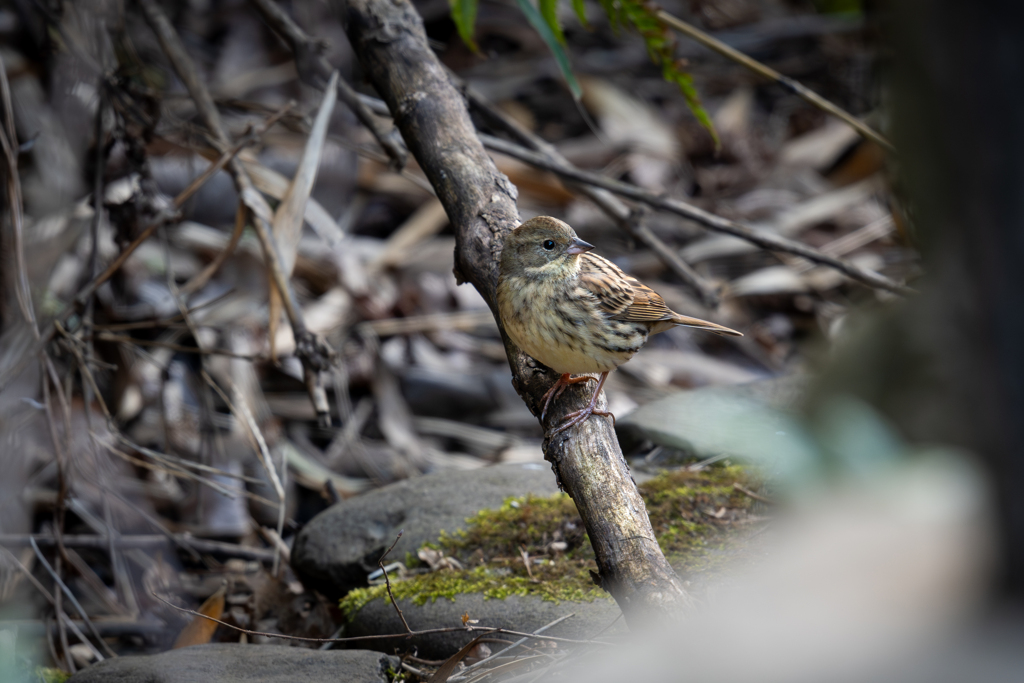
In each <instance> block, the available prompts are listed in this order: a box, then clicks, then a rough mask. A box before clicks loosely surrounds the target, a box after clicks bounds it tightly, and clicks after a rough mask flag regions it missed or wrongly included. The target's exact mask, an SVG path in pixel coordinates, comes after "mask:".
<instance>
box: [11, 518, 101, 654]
mask: <svg viewBox="0 0 1024 683" xmlns="http://www.w3.org/2000/svg"><path fill="white" fill-rule="evenodd" d="M29 544H30V545H31V546H32V550H33V551H34V552H35V554H36V557H37V558H39V563H40V564H42V565H43V569H45V570H46V571H47V573H49V574H50V576H51V577H53V580H54V581H56V582H57V585H58V586H60V589H61V592H63V593H64V595H66V596H67V598H68V600H69V601H70V602H71V604H72V605H74V606H75V609H76V610H77V611H78V613H79V614H80V615H82V621H83V622H85V626H86V628H88V629H89V631H91V632H92V634H93V636H95V638H96V640H98V641H99V643H100V645H101V646H102V647H103V649H104V650H106V651H107V655H108V656H110V657H117V653H115V652H114V651H113V650H111V649H110V646H109V645H107V641H105V640H103V636H102V635H100V632H99V631H98V630H97V629H96V625H95V624H93V623H92V620H91V619H90V618H89V615H88V614H87V613H86V611H85V608H84V607H82V604H81V603H80V602H78V599H77V598H76V597H75V595H74V593H72V592H71V589H70V588H68V587H67V584H65V583H64V581H62V580H61V578H60V576H59V575H58V574H57V572H55V571H54V570H53V567H51V566H50V563H49V562H47V561H46V557H45V556H44V555H43V551H41V550H40V549H39V546H38V545H36V542H35V539H34V538H31V537H30V538H29Z"/></svg>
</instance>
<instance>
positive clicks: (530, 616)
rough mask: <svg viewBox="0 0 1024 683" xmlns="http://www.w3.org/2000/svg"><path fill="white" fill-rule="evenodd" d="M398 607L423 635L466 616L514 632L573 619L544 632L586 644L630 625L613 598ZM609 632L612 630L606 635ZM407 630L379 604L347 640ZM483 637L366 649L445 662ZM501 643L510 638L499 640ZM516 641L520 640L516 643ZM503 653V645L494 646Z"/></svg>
mask: <svg viewBox="0 0 1024 683" xmlns="http://www.w3.org/2000/svg"><path fill="white" fill-rule="evenodd" d="M398 606H399V607H401V608H402V613H403V614H404V615H405V618H406V620H407V621H408V622H409V626H410V628H412V629H413V630H415V631H421V630H426V629H434V628H446V627H450V626H462V615H463V614H468V615H469V618H470V619H476V620H478V622H479V623H478V624H477V625H478V626H495V627H498V628H507V629H510V630H513V631H520V632H526V633H532V632H533V631H536V630H537V629H539V628H541V627H542V626H545V625H547V624H550V623H551V622H553V621H555V620H556V619H559V618H560V617H564V616H566V615H567V614H572V615H573V616H571V617H570V618H568V619H566V620H565V621H563V622H560V623H558V624H556V625H555V626H553V627H551V628H550V629H548V630H546V631H544V634H545V635H549V636H557V637H560V638H572V639H574V640H586V639H589V638H593V637H595V636H596V635H598V634H599V633H601V634H602V635H604V636H607V635H611V634H616V633H624V632H626V630H627V629H626V623H625V621H624V620H623V619H619V618H618V617H620V616H621V614H622V612H621V610H619V607H618V605H616V604H615V601H614V600H612V599H611V597H610V596H609V597H607V598H598V599H597V600H594V601H593V602H586V601H583V602H571V601H561V602H558V603H555V602H551V601H548V600H543V599H542V598H540V597H538V596H533V595H522V596H521V595H510V596H508V597H506V598H501V599H499V598H490V599H487V598H485V597H484V596H483V595H481V594H480V593H463V594H461V595H457V596H455V599H454V600H450V599H448V598H444V597H441V598H437V599H436V600H434V601H429V600H428V601H427V602H425V603H424V604H422V605H417V604H415V603H414V602H413V601H412V600H407V599H400V600H398ZM606 629H607V630H606ZM404 631H405V627H404V626H403V625H402V621H401V620H400V619H399V617H398V613H397V612H396V611H395V608H394V606H393V605H392V604H391V603H390V602H389V601H388V600H386V599H375V600H371V601H370V602H368V603H367V604H366V605H365V606H363V608H362V609H360V610H359V611H358V612H357V613H356V614H355V615H354V618H353V619H352V622H351V623H350V624H349V625H348V626H347V627H346V629H345V635H346V636H366V635H384V634H388V633H403V632H404ZM478 635H479V634H478V633H467V632H465V631H457V632H453V633H434V634H430V635H422V636H416V637H414V638H411V639H409V638H402V637H400V638H394V639H391V640H374V641H366V643H365V644H361V646H363V647H372V648H379V649H380V650H381V651H383V652H402V651H405V650H411V649H413V648H415V649H416V651H417V652H418V656H420V657H425V658H428V659H444V658H446V657H449V656H450V655H451V654H452V653H454V652H458V650H459V649H460V648H461V647H462V646H463V645H465V644H466V643H468V642H469V641H471V640H473V638H475V637H476V636H478ZM496 637H500V638H511V637H510V636H501V635H497V636H496ZM513 639H514V638H513ZM490 647H491V650H493V651H495V652H496V651H497V650H498V649H499V648H500V647H501V645H495V644H494V643H491V644H490Z"/></svg>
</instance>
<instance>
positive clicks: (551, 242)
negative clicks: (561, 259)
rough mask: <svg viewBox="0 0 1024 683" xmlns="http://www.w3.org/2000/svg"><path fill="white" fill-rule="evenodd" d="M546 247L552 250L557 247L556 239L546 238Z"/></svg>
mask: <svg viewBox="0 0 1024 683" xmlns="http://www.w3.org/2000/svg"><path fill="white" fill-rule="evenodd" d="M544 248H545V249H547V250H548V251H551V250H552V249H554V248H555V241H554V240H544Z"/></svg>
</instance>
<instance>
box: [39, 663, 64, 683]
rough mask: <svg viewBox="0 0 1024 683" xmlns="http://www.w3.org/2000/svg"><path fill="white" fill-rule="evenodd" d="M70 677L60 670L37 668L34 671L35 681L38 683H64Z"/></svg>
mask: <svg viewBox="0 0 1024 683" xmlns="http://www.w3.org/2000/svg"><path fill="white" fill-rule="evenodd" d="M70 677H71V674H68V673H64V672H63V671H61V670H60V669H51V668H49V667H45V666H37V667H36V670H35V680H36V681H38V683H64V681H66V680H68V678H70Z"/></svg>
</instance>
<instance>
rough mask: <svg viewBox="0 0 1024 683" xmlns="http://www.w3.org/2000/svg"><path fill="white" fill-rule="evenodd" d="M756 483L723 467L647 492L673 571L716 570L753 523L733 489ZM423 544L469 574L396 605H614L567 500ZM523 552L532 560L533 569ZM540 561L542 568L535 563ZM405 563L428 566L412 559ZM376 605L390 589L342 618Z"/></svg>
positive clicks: (544, 502)
mask: <svg viewBox="0 0 1024 683" xmlns="http://www.w3.org/2000/svg"><path fill="white" fill-rule="evenodd" d="M749 480H750V475H749V474H748V473H747V472H746V471H745V470H743V469H742V468H740V467H737V466H726V467H713V468H707V469H704V470H701V471H699V472H689V471H686V470H677V471H674V472H668V473H663V474H661V475H659V476H657V477H655V478H653V479H651V480H649V481H647V482H645V483H644V484H642V485H641V486H640V493H641V495H642V496H643V498H644V501H645V503H646V505H647V510H648V513H649V515H650V518H651V525H652V526H653V528H654V532H655V535H656V537H657V539H658V542H659V544H660V545H661V548H662V551H663V552H664V553H665V554H666V556H667V557H668V558H669V560H670V561H671V562H672V564H673V565H674V566H676V567H677V568H680V569H686V570H689V571H693V570H695V569H696V570H705V569H708V568H711V567H713V565H714V564H715V563H716V558H715V556H714V555H713V554H712V553H713V551H716V550H720V549H723V548H725V547H726V546H727V544H728V542H729V536H730V534H729V531H730V530H731V529H732V528H733V522H735V521H738V520H740V519H742V518H744V517H746V516H747V515H748V514H749V510H750V508H751V504H752V501H751V499H750V498H749V497H748V496H746V495H745V494H743V493H742V492H740V491H737V490H736V489H735V488H734V486H733V484H734V483H736V482H739V483H741V484H745V485H750V484H749ZM554 542H558V543H564V544H565V545H564V550H560V551H559V552H552V545H551V544H552V543H554ZM425 545H426V546H429V547H431V548H433V549H434V550H440V551H442V552H443V553H444V554H445V555H446V556H449V557H454V558H456V559H458V560H459V561H460V562H461V563H462V564H463V565H464V566H465V569H464V570H461V571H456V570H450V569H444V570H440V571H434V572H430V573H426V574H419V575H415V576H413V577H410V578H407V579H405V580H394V579H393V580H392V582H391V587H392V592H393V593H394V594H395V598H396V599H398V600H402V599H408V600H411V601H412V602H413V603H415V604H417V605H422V604H425V603H426V602H427V601H428V600H429V601H431V602H433V601H436V600H438V599H439V598H446V599H449V600H454V599H455V596H457V595H459V594H463V593H480V594H483V595H484V596H485V597H486V598H488V599H491V598H494V599H504V598H506V597H508V596H510V595H520V596H526V595H535V596H537V597H540V598H541V599H543V600H548V601H551V602H561V601H593V600H596V599H602V598H607V597H608V595H607V593H605V592H604V591H603V590H601V589H600V588H598V587H597V586H595V585H594V582H593V580H592V579H591V575H590V571H591V570H596V569H597V564H596V561H595V558H594V551H593V549H592V548H591V545H590V541H589V539H588V538H587V535H586V530H585V529H584V527H583V522H582V520H581V519H580V517H579V514H578V513H577V511H576V505H575V503H573V501H572V499H571V498H569V496H567V495H565V494H564V493H560V494H556V495H554V496H550V497H546V498H545V497H537V496H522V497H517V498H508V499H506V500H505V502H504V504H503V505H502V506H501V507H500V508H498V509H496V510H481V511H480V512H478V513H477V514H476V515H474V516H472V517H470V518H468V519H467V520H466V528H465V529H464V530H461V531H458V532H455V533H446V532H442V533H441V536H440V538H438V540H437V542H436V543H427V544H425ZM523 551H525V552H526V553H527V554H528V556H529V557H530V558H531V564H530V567H529V570H527V567H526V563H525V561H524V557H523V554H522V553H523ZM538 558H539V559H541V562H540V563H536V562H534V561H533V560H535V559H538ZM406 564H407V565H408V566H410V567H412V566H414V565H418V564H422V563H419V562H417V561H415V560H413V559H412V558H411V554H410V555H409V556H407V557H406ZM376 599H382V600H387V599H388V598H387V588H386V586H384V585H379V586H370V587H369V588H361V589H357V590H354V591H351V592H350V593H349V594H348V595H346V596H345V597H344V598H343V599H342V601H341V609H342V611H343V612H344V613H345V614H346V615H347V616H348V617H349V618H350V619H351V618H352V617H354V616H355V614H356V613H357V612H358V611H359V610H360V609H362V608H363V606H365V605H366V604H367V603H369V602H370V601H372V600H376Z"/></svg>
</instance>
